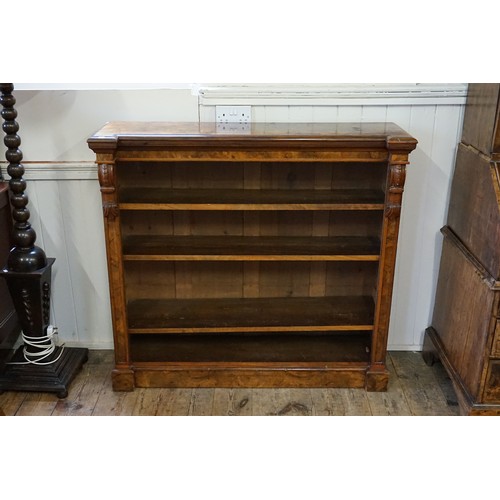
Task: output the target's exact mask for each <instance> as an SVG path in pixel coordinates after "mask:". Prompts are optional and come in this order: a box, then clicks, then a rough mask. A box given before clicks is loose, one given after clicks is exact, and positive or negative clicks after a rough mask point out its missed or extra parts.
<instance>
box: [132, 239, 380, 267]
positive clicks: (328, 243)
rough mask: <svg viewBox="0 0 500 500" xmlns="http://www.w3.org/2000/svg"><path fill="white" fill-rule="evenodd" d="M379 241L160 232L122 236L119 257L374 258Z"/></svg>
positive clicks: (209, 258) (323, 259)
mask: <svg viewBox="0 0 500 500" xmlns="http://www.w3.org/2000/svg"><path fill="white" fill-rule="evenodd" d="M379 251H380V241H379V240H378V238H370V237H362V236H357V237H356V236H350V237H347V236H342V237H305V236H304V237H295V236H258V237H253V236H248V237H245V236H160V235H134V236H128V237H126V238H124V242H123V254H124V255H123V259H124V260H129V261H134V260H140V261H152V260H160V261H163V260H164V261H174V260H235V261H244V260H259V261H262V260H286V261H294V260H296V261H313V260H314V261H316V260H318V261H378V260H379Z"/></svg>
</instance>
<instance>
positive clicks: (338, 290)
mask: <svg viewBox="0 0 500 500" xmlns="http://www.w3.org/2000/svg"><path fill="white" fill-rule="evenodd" d="M88 143H89V147H90V148H91V149H92V150H93V151H94V152H95V153H96V162H97V165H98V172H99V182H100V187H101V192H102V203H103V213H104V226H105V233H106V245H107V259H108V271H109V283H110V294H111V309H112V311H111V312H112V317H113V328H114V347H115V358H116V366H115V369H114V371H113V374H112V377H113V388H114V389H115V390H133V388H134V387H360V388H361V387H364V388H366V389H367V390H372V391H382V390H385V389H386V387H387V382H388V372H387V369H386V365H385V358H386V350H387V332H388V326H389V319H390V307H391V297H392V285H393V277H394V265H395V259H396V249H397V239H398V228H399V217H400V211H401V202H402V195H403V188H404V182H405V169H406V165H407V164H408V156H409V153H410V152H411V151H412V150H413V149H414V148H415V147H416V143H417V141H416V140H415V139H414V138H412V137H411V136H410V135H409V134H407V133H406V132H405V131H403V130H401V129H400V128H399V127H397V126H396V125H394V124H390V123H378V124H377V123H364V124H350V123H338V124H335V123H334V124H332V123H329V124H328V123H321V124H307V123H306V124H304V123H302V124H299V123H282V124H269V123H268V124H258V123H254V124H251V125H250V126H249V127H248V128H247V129H244V130H239V131H236V132H234V131H224V130H218V129H217V127H216V125H215V124H208V123H207V124H205V123H201V124H200V123H153V122H147V123H141V122H112V123H108V124H106V125H105V126H104V128H103V129H101V130H100V131H99V132H97V133H96V134H95V135H93V136H92V137H91V138H89V140H88Z"/></svg>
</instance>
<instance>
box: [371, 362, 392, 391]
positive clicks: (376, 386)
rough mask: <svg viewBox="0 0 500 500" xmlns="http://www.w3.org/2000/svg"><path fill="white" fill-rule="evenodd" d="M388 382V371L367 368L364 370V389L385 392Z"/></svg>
mask: <svg viewBox="0 0 500 500" xmlns="http://www.w3.org/2000/svg"><path fill="white" fill-rule="evenodd" d="M388 383H389V372H388V371H387V370H386V369H385V368H384V369H383V370H368V371H367V372H366V380H365V389H366V390H367V391H368V392H385V391H387V385H388Z"/></svg>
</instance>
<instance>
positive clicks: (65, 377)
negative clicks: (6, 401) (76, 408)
mask: <svg viewBox="0 0 500 500" xmlns="http://www.w3.org/2000/svg"><path fill="white" fill-rule="evenodd" d="M60 349H62V347H58V348H57V349H56V350H55V351H54V353H53V354H52V359H54V358H57V356H58V355H59V353H60V352H61V351H60ZM87 359H88V349H84V348H76V347H64V350H63V353H62V355H61V357H60V358H59V359H58V360H57V361H56V362H55V363H53V364H51V365H33V364H23V365H21V364H19V365H15V364H6V365H5V367H4V370H3V372H2V373H0V392H4V391H29V392H53V393H55V394H56V395H57V397H58V398H65V397H66V396H67V395H68V388H69V385H70V384H71V382H72V381H73V379H74V378H75V376H76V375H77V373H78V372H79V371H80V370H81V368H82V366H83V365H84V364H85V363H86V362H87ZM23 361H25V359H24V355H23V346H21V347H20V348H19V349H17V351H16V352H15V354H14V356H13V357H12V359H11V360H10V361H9V363H16V362H21V363H22V362H23ZM47 361H50V359H47Z"/></svg>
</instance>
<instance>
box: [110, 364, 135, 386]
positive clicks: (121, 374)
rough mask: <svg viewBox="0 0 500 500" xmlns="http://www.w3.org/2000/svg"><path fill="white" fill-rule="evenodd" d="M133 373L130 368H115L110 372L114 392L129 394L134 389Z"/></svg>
mask: <svg viewBox="0 0 500 500" xmlns="http://www.w3.org/2000/svg"><path fill="white" fill-rule="evenodd" d="M134 378H135V377H134V371H133V370H131V369H130V368H115V369H114V370H113V371H112V372H111V381H112V384H113V390H114V391H128V392H131V391H133V390H134V388H135V382H134Z"/></svg>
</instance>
